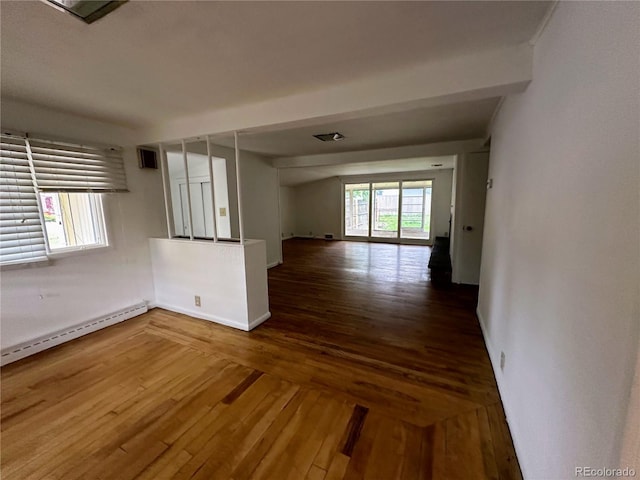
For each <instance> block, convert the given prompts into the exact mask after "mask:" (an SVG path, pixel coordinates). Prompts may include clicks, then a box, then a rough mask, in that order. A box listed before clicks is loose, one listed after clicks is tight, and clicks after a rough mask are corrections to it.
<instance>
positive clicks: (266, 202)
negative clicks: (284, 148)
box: [240, 151, 282, 267]
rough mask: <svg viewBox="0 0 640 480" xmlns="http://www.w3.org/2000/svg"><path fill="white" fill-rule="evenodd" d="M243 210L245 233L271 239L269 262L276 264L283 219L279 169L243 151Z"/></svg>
mask: <svg viewBox="0 0 640 480" xmlns="http://www.w3.org/2000/svg"><path fill="white" fill-rule="evenodd" d="M240 159H241V163H240V180H241V182H242V209H243V210H242V212H243V217H244V235H245V237H246V238H257V239H261V240H265V241H266V242H267V265H268V266H269V267H271V266H275V265H277V264H278V263H280V262H281V261H282V259H281V258H280V241H281V240H280V222H279V213H278V191H279V186H278V170H277V169H275V168H273V167H272V166H271V164H270V163H269V162H268V161H267V160H266V159H265V158H264V157H261V156H259V155H256V154H253V153H250V152H244V151H243V152H242V154H241V157H240Z"/></svg>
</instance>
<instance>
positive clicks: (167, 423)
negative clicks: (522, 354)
mask: <svg viewBox="0 0 640 480" xmlns="http://www.w3.org/2000/svg"><path fill="white" fill-rule="evenodd" d="M428 256H429V249H428V248H426V247H418V246H406V245H403V246H399V245H389V244H374V243H355V242H325V241H315V240H289V241H286V242H285V243H284V257H285V263H284V264H283V265H281V266H278V267H276V268H273V269H271V270H270V271H269V294H270V309H271V312H272V318H271V319H269V320H268V321H267V322H266V323H264V324H263V325H261V326H260V327H258V328H257V329H255V330H254V331H252V332H249V333H246V332H240V331H237V330H233V329H230V328H227V327H223V326H220V325H216V324H213V323H210V322H206V321H202V320H196V319H193V318H190V317H187V316H185V315H181V314H176V313H172V312H168V311H165V310H160V309H155V310H152V311H150V312H149V313H147V314H145V315H143V316H140V317H137V318H135V319H132V320H129V321H127V322H125V323H123V324H119V325H117V326H114V327H110V328H107V329H105V330H102V331H100V332H96V333H94V334H91V335H88V336H86V337H83V338H80V339H78V340H75V341H73V342H70V343H68V344H65V345H62V346H60V347H58V348H55V349H52V350H50V351H47V352H43V353H41V354H38V355H35V356H33V357H30V358H27V359H24V360H22V361H20V362H17V363H15V364H12V365H9V366H7V367H4V368H3V369H2V412H1V414H2V438H1V441H2V453H1V455H2V478H3V479H39V478H42V479H65V480H68V479H133V478H140V479H161V478H172V479H187V478H194V479H225V480H228V479H236V480H239V479H274V480H280V479H287V478H288V479H293V480H297V479H323V480H330V479H343V478H344V479H374V480H386V479H430V478H433V479H444V480H455V479H485V478H488V479H519V478H521V475H520V472H519V468H518V464H517V460H516V458H515V455H514V452H513V445H512V442H511V437H510V435H509V430H508V427H507V425H506V422H505V419H504V413H503V410H502V407H501V403H500V399H499V396H498V391H497V388H496V384H495V379H494V377H493V373H492V370H491V366H490V363H489V359H488V356H487V353H486V350H485V347H484V343H483V340H482V335H481V332H480V328H479V325H478V321H477V319H476V317H475V314H474V309H475V304H476V295H477V292H476V289H475V288H471V287H452V288H451V289H446V290H443V289H435V288H433V287H432V286H431V284H430V282H429V277H428V271H427V268H426V265H427V262H428Z"/></svg>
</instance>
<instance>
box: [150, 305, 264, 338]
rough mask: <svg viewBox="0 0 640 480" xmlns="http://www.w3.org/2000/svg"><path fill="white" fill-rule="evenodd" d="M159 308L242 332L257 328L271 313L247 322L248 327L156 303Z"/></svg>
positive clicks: (236, 322)
mask: <svg viewBox="0 0 640 480" xmlns="http://www.w3.org/2000/svg"><path fill="white" fill-rule="evenodd" d="M156 305H157V306H158V307H159V308H164V309H165V310H169V311H171V312H176V313H182V314H184V315H189V316H190V317H194V318H199V319H201V320H207V321H209V322H213V323H219V324H220V325H224V326H225V327H231V328H235V329H238V330H243V331H245V332H248V331H249V330H251V329H253V328H255V327H257V326H258V325H260V324H261V323H262V322H264V321H265V320H267V319H268V318H269V317H271V312H267V313H265V314H263V315H261V316H260V317H258V318H256V319H255V320H252V321H250V322H249V324H248V326H247V325H246V324H243V323H241V322H238V321H236V320H231V319H228V318H224V317H220V316H218V315H211V314H209V313H203V312H198V311H197V310H190V309H188V308H182V307H176V306H175V305H168V304H166V303H159V302H158V303H157V304H156Z"/></svg>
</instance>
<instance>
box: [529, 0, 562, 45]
mask: <svg viewBox="0 0 640 480" xmlns="http://www.w3.org/2000/svg"><path fill="white" fill-rule="evenodd" d="M559 4H560V1H559V0H554V1H553V3H552V4H551V5H550V6H549V9H548V10H547V13H545V15H544V18H543V19H542V22H540V25H539V26H538V29H537V30H536V32H535V33H534V34H533V36H532V37H531V39H530V40H529V45H531V46H532V47H533V46H535V44H536V43H538V40H540V37H541V36H542V34H543V33H544V31H545V30H546V29H547V25H549V20H551V17H552V16H553V12H555V11H556V7H557V6H558V5H559Z"/></svg>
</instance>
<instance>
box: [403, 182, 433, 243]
mask: <svg viewBox="0 0 640 480" xmlns="http://www.w3.org/2000/svg"><path fill="white" fill-rule="evenodd" d="M431 189H432V183H431V180H419V181H411V182H402V216H401V218H402V222H401V226H400V238H411V239H420V240H429V236H430V233H431V232H430V231H429V230H430V226H431Z"/></svg>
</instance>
